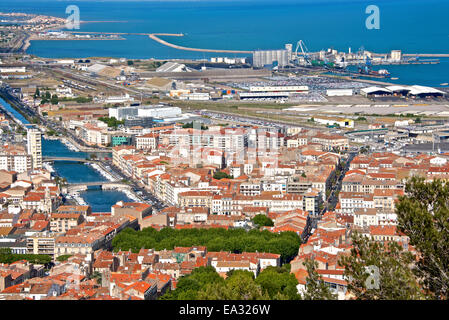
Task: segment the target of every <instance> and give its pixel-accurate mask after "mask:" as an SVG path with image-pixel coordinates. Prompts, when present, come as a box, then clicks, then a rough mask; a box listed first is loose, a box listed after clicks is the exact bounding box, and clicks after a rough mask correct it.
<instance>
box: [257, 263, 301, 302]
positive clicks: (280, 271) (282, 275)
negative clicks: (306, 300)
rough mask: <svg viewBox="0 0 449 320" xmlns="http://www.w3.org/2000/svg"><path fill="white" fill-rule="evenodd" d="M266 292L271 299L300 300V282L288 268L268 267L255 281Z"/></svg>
mask: <svg viewBox="0 0 449 320" xmlns="http://www.w3.org/2000/svg"><path fill="white" fill-rule="evenodd" d="M255 282H256V284H258V285H260V286H261V287H262V289H263V291H264V292H267V293H268V295H269V296H270V299H285V300H299V299H300V298H301V296H300V295H299V294H298V289H297V288H296V286H297V285H298V280H297V279H296V277H295V275H294V274H293V273H290V270H288V269H287V268H281V267H267V268H266V269H264V270H263V271H262V272H261V273H259V275H258V276H257V278H256V280H255Z"/></svg>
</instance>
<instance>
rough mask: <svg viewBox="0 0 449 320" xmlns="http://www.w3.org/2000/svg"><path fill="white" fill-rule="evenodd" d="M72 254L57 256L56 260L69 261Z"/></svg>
mask: <svg viewBox="0 0 449 320" xmlns="http://www.w3.org/2000/svg"><path fill="white" fill-rule="evenodd" d="M71 256H72V255H71V254H64V255H62V256H59V257H57V258H56V260H58V261H60V262H63V261H67V259H68V258H70V257H71Z"/></svg>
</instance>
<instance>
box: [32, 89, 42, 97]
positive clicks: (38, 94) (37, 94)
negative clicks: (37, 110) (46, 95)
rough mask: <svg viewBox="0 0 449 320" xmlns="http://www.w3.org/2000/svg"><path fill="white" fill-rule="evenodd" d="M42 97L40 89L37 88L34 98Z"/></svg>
mask: <svg viewBox="0 0 449 320" xmlns="http://www.w3.org/2000/svg"><path fill="white" fill-rule="evenodd" d="M40 95H41V93H40V91H39V88H38V87H36V91H35V92H34V96H33V97H34V99H36V98H38V97H39V96H40Z"/></svg>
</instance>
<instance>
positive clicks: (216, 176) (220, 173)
mask: <svg viewBox="0 0 449 320" xmlns="http://www.w3.org/2000/svg"><path fill="white" fill-rule="evenodd" d="M232 178H233V176H230V175H229V174H227V173H226V172H223V171H217V172H215V173H214V179H217V180H220V179H232Z"/></svg>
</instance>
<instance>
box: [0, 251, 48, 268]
mask: <svg viewBox="0 0 449 320" xmlns="http://www.w3.org/2000/svg"><path fill="white" fill-rule="evenodd" d="M20 260H27V261H28V262H30V263H34V264H48V263H50V262H51V260H52V259H51V257H50V256H49V255H46V254H17V253H12V252H11V249H9V248H2V249H0V263H7V264H10V263H13V262H16V261H20Z"/></svg>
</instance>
